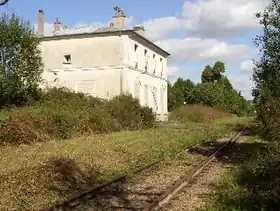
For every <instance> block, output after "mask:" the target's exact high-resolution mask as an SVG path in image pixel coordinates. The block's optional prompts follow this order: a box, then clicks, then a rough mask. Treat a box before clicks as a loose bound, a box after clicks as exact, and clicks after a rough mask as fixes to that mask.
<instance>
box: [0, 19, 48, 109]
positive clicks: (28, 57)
mask: <svg viewBox="0 0 280 211" xmlns="http://www.w3.org/2000/svg"><path fill="white" fill-rule="evenodd" d="M0 31H1V32H0V34H1V36H0V58H1V61H0V83H1V89H0V99H1V100H0V107H2V106H7V105H11V104H14V105H22V104H24V103H25V102H26V101H28V100H30V99H33V98H36V97H37V91H36V90H37V86H38V82H39V81H40V79H41V73H42V70H43V68H42V61H41V56H40V51H39V49H38V45H39V40H38V38H37V37H36V36H35V33H34V30H33V28H32V27H31V25H30V24H29V23H25V22H23V21H21V20H20V18H19V17H18V16H16V15H15V14H12V15H7V14H2V16H1V17H0Z"/></svg>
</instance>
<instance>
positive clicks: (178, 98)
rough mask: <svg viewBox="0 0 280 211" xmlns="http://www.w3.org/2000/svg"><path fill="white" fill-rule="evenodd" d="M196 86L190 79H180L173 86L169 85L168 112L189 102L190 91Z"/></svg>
mask: <svg viewBox="0 0 280 211" xmlns="http://www.w3.org/2000/svg"><path fill="white" fill-rule="evenodd" d="M194 86H195V84H194V83H193V82H192V81H191V80H189V79H183V78H178V79H177V80H176V81H175V83H174V84H173V86H172V85H171V84H170V83H168V110H169V111H171V110H173V109H174V108H177V107H180V106H181V105H183V104H184V102H188V97H189V93H190V91H191V90H192V89H193V87H194Z"/></svg>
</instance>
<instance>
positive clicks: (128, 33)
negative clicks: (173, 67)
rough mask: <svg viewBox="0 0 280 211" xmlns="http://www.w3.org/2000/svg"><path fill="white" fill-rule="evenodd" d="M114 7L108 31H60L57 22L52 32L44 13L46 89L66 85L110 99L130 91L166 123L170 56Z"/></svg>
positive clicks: (44, 77)
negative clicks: (128, 26)
mask: <svg viewBox="0 0 280 211" xmlns="http://www.w3.org/2000/svg"><path fill="white" fill-rule="evenodd" d="M114 9H115V16H114V17H113V23H111V24H110V26H108V27H81V28H76V29H67V28H66V27H64V28H63V29H60V27H61V26H60V25H61V24H60V22H59V21H58V20H57V21H56V22H55V24H54V29H55V30H54V32H53V33H51V34H45V33H44V32H43V31H42V30H43V28H44V27H42V26H40V23H41V24H42V23H43V22H44V21H43V20H44V18H43V11H42V10H40V11H39V24H38V34H39V35H40V36H41V44H40V48H41V53H42V59H43V63H44V73H43V80H44V83H43V84H42V87H53V86H56V87H63V86H64V87H67V88H69V89H72V90H74V91H76V92H84V93H87V94H89V95H92V96H95V97H100V98H105V99H109V98H111V97H114V96H116V95H119V94H122V93H130V94H132V95H133V96H134V97H135V98H138V99H139V101H140V104H141V105H146V106H149V107H151V108H153V111H154V112H155V113H156V115H157V118H158V119H159V120H166V119H167V58H168V56H169V54H168V53H167V52H166V51H164V50H163V49H161V48H160V47H158V46H156V45H155V44H153V43H152V42H151V41H149V40H147V39H146V38H145V37H144V36H143V28H142V27H134V28H133V29H126V28H124V18H125V16H124V13H123V12H122V11H121V10H119V8H114ZM40 30H41V31H40Z"/></svg>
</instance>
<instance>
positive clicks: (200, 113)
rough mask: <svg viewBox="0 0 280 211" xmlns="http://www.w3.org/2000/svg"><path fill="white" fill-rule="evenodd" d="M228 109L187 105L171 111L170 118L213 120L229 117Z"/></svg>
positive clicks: (184, 120)
mask: <svg viewBox="0 0 280 211" xmlns="http://www.w3.org/2000/svg"><path fill="white" fill-rule="evenodd" d="M229 116H231V114H229V113H228V112H226V111H223V110H220V109H216V108H212V107H207V106H203V105H185V106H182V107H180V108H177V109H175V110H174V111H172V112H171V114H170V116H169V119H170V120H173V121H179V122H183V123H184V122H187V121H193V122H211V121H213V120H217V119H221V118H224V117H229Z"/></svg>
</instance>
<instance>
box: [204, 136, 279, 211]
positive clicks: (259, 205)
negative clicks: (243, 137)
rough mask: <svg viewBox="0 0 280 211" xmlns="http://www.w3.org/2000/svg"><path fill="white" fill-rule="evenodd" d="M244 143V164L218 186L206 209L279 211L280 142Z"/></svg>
mask: <svg viewBox="0 0 280 211" xmlns="http://www.w3.org/2000/svg"><path fill="white" fill-rule="evenodd" d="M254 139H256V138H254ZM244 145H246V147H244V148H243V152H242V161H244V163H242V164H240V165H239V166H237V167H236V168H235V169H233V171H232V172H230V173H231V176H227V177H226V178H225V181H223V182H222V183H221V184H219V185H216V187H215V192H214V194H213V195H212V197H211V198H209V203H208V205H207V208H206V209H205V210H221V211H222V210H245V211H246V210H247V211H250V210H279V207H280V186H279V182H280V179H279V174H280V146H279V143H277V142H273V143H265V142H262V141H254V142H249V143H246V144H244ZM239 160H241V159H240V158H239Z"/></svg>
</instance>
